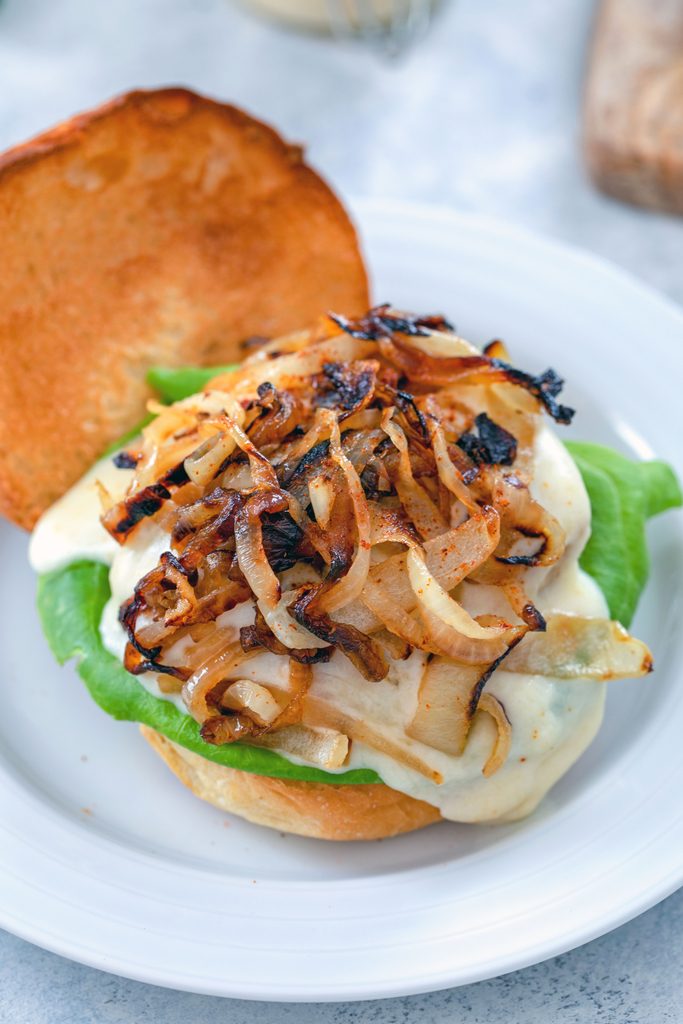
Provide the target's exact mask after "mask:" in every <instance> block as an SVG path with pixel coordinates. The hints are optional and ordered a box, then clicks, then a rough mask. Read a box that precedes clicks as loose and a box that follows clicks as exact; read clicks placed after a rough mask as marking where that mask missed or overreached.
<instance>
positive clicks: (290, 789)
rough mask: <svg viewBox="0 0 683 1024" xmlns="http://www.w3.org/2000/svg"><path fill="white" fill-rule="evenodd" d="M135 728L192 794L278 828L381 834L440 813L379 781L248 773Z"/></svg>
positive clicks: (351, 835)
mask: <svg viewBox="0 0 683 1024" xmlns="http://www.w3.org/2000/svg"><path fill="white" fill-rule="evenodd" d="M140 731H141V732H142V735H143V736H144V737H145V739H146V740H147V741H148V742H149V743H150V744H151V746H152V747H153V748H154V750H156V752H157V754H159V755H160V756H161V757H162V758H163V759H164V761H165V762H166V764H167V765H168V766H169V768H170V769H171V771H172V772H175V774H176V775H177V776H178V778H179V779H180V780H181V781H182V782H184V783H185V785H186V786H187V787H188V788H189V789H191V790H192V792H193V793H194V794H195V796H198V797H201V799H202V800H206V801H208V803H210V804H213V805H214V806H215V807H219V808H220V809H221V810H223V811H229V812H230V813H232V814H237V815H239V816H240V817H242V818H246V819H247V820H248V821H253V822H255V823H256V824H257V825H267V826H268V827H269V828H275V829H278V831H280V832H294V833H296V834H297V835H300V836H311V837H313V838H316V839H345V840H351V839H382V838H384V837H388V836H395V835H398V834H399V833H400V832H411V831H413V829H417V828H423V827H424V826H425V825H431V824H432V822H435V821H438V820H439V819H440V817H441V816H440V814H439V812H438V810H437V809H436V807H432V806H431V805H430V804H426V803H423V802H422V801H421V800H414V799H413V798H412V797H410V796H406V795H405V794H404V793H398V792H397V791H396V790H395V789H390V788H389V787H388V786H384V785H382V784H376V785H367V786H332V785H327V784H326V783H316V782H297V781H294V780H292V779H270V778H266V776H264V775H251V774H250V773H249V772H240V771H237V770H236V769H234V768H226V767H224V766H223V765H219V764H214V762H213V761H207V760H206V758H203V757H200V756H199V755H198V754H193V753H192V752H191V751H189V750H185V749H184V748H183V747H179V746H177V745H176V744H175V743H172V742H171V741H170V740H167V739H166V737H165V736H162V735H160V733H158V732H155V731H154V730H153V729H149V728H148V727H147V726H145V725H141V726H140Z"/></svg>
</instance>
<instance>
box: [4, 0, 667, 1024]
mask: <svg viewBox="0 0 683 1024" xmlns="http://www.w3.org/2000/svg"><path fill="white" fill-rule="evenodd" d="M592 8H593V4H592V2H591V0H553V2H552V3H549V2H548V0H519V2H518V3H515V4H512V3H510V2H509V0H488V2H487V3H486V4H483V3H478V2H477V0H460V2H457V0H445V5H444V7H443V9H442V10H441V12H440V14H439V17H438V18H437V20H436V23H435V24H434V25H433V27H432V29H431V31H430V33H429V35H428V36H427V37H426V38H425V39H423V40H422V41H421V42H420V44H419V45H418V46H416V47H415V48H414V49H413V50H412V51H411V52H409V53H408V54H406V55H404V56H403V57H402V58H401V59H400V60H397V61H393V62H392V61H386V60H382V59H379V58H378V56H377V55H376V54H373V53H369V52H366V51H364V50H363V49H360V48H358V47H355V46H352V45H346V44H345V45H342V44H339V43H335V42H332V41H329V40H325V39H318V38H314V37H305V36H298V35H296V34H293V33H290V32H287V31H283V30H281V29H279V28H277V27H276V26H273V25H271V24H269V23H267V22H263V21H260V20H258V19H255V18H252V17H250V16H249V15H248V14H246V13H244V12H242V11H241V10H240V9H239V8H236V7H235V6H233V5H232V4H231V3H229V2H228V0H116V2H115V3H105V2H103V0H61V2H60V3H55V2H51V3H50V2H48V0H4V2H2V3H0V148H2V147H4V146H6V145H9V144H12V143H14V142H18V141H21V140H22V139H24V138H26V137H27V136H29V135H30V134H32V133H34V132H36V131H38V130H40V129H42V128H44V127H46V126H47V125H50V124H51V123H53V122H55V121H57V120H59V119H60V118H63V117H66V116H68V115H70V114H71V113H73V112H74V111H76V110H79V109H82V108H85V107H89V106H91V105H93V104H95V103H97V102H99V101H100V100H102V99H105V98H106V97H108V96H110V95H112V94H114V93H116V92H118V91H121V90H123V89H127V88H131V87H133V86H136V85H155V84H168V83H182V84H188V85H191V86H193V87H195V88H198V89H200V90H204V91H207V92H209V93H212V94H215V95H217V96H219V97H221V98H225V99H230V100H232V101H234V102H236V103H238V104H241V105H243V106H245V107H247V108H248V109H250V110H251V111H253V112H254V113H256V114H257V115H259V116H261V117H263V118H264V119H266V120H270V121H272V122H273V123H275V124H276V125H278V126H279V127H280V129H281V130H282V131H283V133H285V134H287V135H288V136H289V137H291V138H294V139H297V140H303V141H305V142H306V144H307V146H308V150H309V155H310V158H311V160H312V161H313V162H315V163H316V164H317V165H318V166H319V167H320V168H321V169H322V170H323V171H324V172H325V173H326V174H327V175H328V177H330V178H331V179H332V180H333V181H334V182H335V183H336V185H337V187H338V188H339V189H340V190H341V191H342V192H343V193H346V194H354V195H377V196H389V197H404V198H413V199H420V200H424V201H428V202H439V203H448V204H450V205H453V206H456V207H458V208H460V209H465V210H472V211H477V212H480V213H485V214H487V215H490V216H495V217H499V218H503V219H506V220H510V221H515V222H517V223H521V224H523V225H525V226H526V227H529V228H531V229H535V230H537V231H540V232H543V233H545V234H548V235H552V236H555V237H557V238H560V239H563V240H565V241H569V242H571V243H574V244H578V245H582V246H584V247H586V248H588V249H591V250H593V251H594V252H596V253H599V254H602V255H604V256H606V257H609V258H610V259H612V260H614V261H615V262H617V263H620V264H622V265H623V266H625V267H627V268H628V269H630V270H632V271H633V272H635V273H636V274H638V275H639V276H640V277H642V278H644V279H645V280H647V281H649V282H650V283H652V284H653V285H654V286H656V287H657V288H659V289H661V290H663V291H665V292H667V293H668V294H669V295H671V296H672V297H673V298H675V299H677V300H679V301H681V300H683V274H682V273H681V266H682V264H683V222H681V221H680V220H674V219H670V218H666V217H663V216H658V215H653V214H650V213H646V212H643V211H640V210H636V209H631V208H628V207H625V206H621V205H620V204H617V203H614V202H611V201H610V200H608V199H605V198H604V197H601V196H600V195H598V194H597V193H595V192H594V191H593V189H592V188H591V187H590V185H589V184H588V182H587V180H586V176H585V173H584V170H583V167H582V165H581V161H580V157H579V145H578V143H579V104H580V92H581V78H582V69H583V65H584V61H585V49H586V41H587V38H588V33H589V29H590V22H591V16H592ZM456 315H457V311H456ZM682 959H683V895H682V894H681V893H679V894H677V895H676V896H673V897H671V898H670V899H669V900H667V901H666V902H665V903H664V904H662V905H661V906H659V907H657V908H655V909H654V910H651V911H650V912H649V913H647V914H645V915H643V917H641V918H640V919H638V920H637V921H634V922H631V923H630V924H628V925H625V926H624V927H623V928H621V929H619V930H618V931H616V932H614V933H613V934H612V935H610V936H606V937H604V938H602V939H599V940H597V941H595V942H593V943H591V944H589V945H588V946H585V947H584V948H582V949H580V950H576V951H574V952H573V953H569V954H567V955H565V956H561V957H558V958H557V959H555V960H552V961H549V962H548V963H546V964H542V965H538V966H536V967H532V968H529V969H528V970H526V971H521V972H519V973H517V974H514V975H510V976H508V977H505V978H501V979H498V980H496V981H491V982H485V983H481V984H479V985H475V986H471V987H467V988H463V989H458V990H452V991H449V992H444V993H438V994H434V995H429V996H415V997H411V998H406V999H397V1000H387V1001H383V1002H376V1003H358V1004H331V1005H326V1006H284V1005H277V1006H275V1005H268V1004H259V1003H253V1004H247V1003H241V1002H233V1001H222V1000H218V999H211V998H204V997H200V996H192V995H186V994H179V993H173V992H168V991H165V990H162V989H157V988H153V987H150V986H145V985H142V984H139V983H135V982H129V981H126V980H122V979H119V978H114V977H110V976H108V975H105V974H101V973H100V972H98V971H95V970H92V969H90V968H85V967H81V966H79V965H76V964H72V963H69V962H67V961H66V960H63V959H61V958H60V957H57V956H54V955H52V954H49V953H45V952H43V951H41V950H39V949H36V948H34V947H32V946H30V945H28V944H26V943H24V942H21V941H20V940H18V939H15V938H14V937H11V936H9V935H4V934H1V933H0V1021H2V1022H4V1021H7V1022H10V1021H11V1022H12V1024H24V1022H26V1024H42V1022H46V1024H61V1022H65V1024H66V1022H69V1024H71V1022H79V1024H89V1022H93V1024H95V1022H96V1024H119V1022H133V1021H135V1022H139V1024H146V1022H156V1021H164V1022H167V1024H173V1022H175V1021H178V1022H180V1021H183V1022H185V1021H207V1022H213V1021H219V1020H220V1021H233V1020H234V1021H237V1020H251V1021H254V1022H262V1024H267V1022H275V1021H289V1020H291V1021H297V1022H301V1024H307V1022H313V1021H321V1022H327V1024H332V1022H337V1021H339V1022H341V1021H344V1022H345V1024H355V1022H360V1021H368V1022H370V1021H373V1022H377V1024H398V1022H402V1021H425V1022H429V1021H444V1022H445V1021H452V1020H458V1021H463V1022H472V1024H474V1022H484V1021H486V1022H490V1021H497V1020H506V1021H508V1022H511V1024H514V1022H518V1021H519V1022H527V1021H528V1022H535V1021H539V1022H541V1021H543V1022H544V1024H545V1022H546V1021H560V1022H563V1024H565V1022H566V1024H572V1022H583V1021H598V1022H603V1021H605V1022H607V1021H615V1022H619V1024H640V1022H645V1021H648V1022H649V1021H655V1022H660V1021H680V1020H681V1017H682V1016H683V1011H682V1010H681V1006H682V1005H683V976H682V975H681V971H680V963H681V961H682Z"/></svg>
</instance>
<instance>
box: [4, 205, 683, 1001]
mask: <svg viewBox="0 0 683 1024" xmlns="http://www.w3.org/2000/svg"><path fill="white" fill-rule="evenodd" d="M357 215H358V219H359V223H360V225H361V229H362V233H363V236H364V240H365V245H366V250H367V256H368V259H369V264H370V266H371V267H372V268H373V270H374V274H375V288H374V292H375V295H376V297H377V299H387V300H392V301H393V302H394V303H396V304H398V305H402V306H404V307H406V308H415V309H418V310H422V311H432V310H439V311H444V312H446V313H448V314H449V315H450V316H451V317H453V318H454V319H455V321H456V323H457V325H458V328H459V329H460V331H461V333H463V334H464V335H465V336H467V337H469V338H471V339H472V340H474V341H476V342H485V341H487V340H488V339H490V338H491V337H495V336H498V335H502V336H504V337H505V339H506V341H507V342H508V344H509V346H510V348H511V350H512V352H513V353H514V359H515V361H516V362H517V363H518V364H521V365H523V366H525V367H528V368H531V369H534V370H541V369H544V368H545V367H546V366H547V365H552V366H554V367H556V368H557V369H559V370H560V371H561V372H563V373H564V374H565V375H566V377H567V379H568V381H569V382H570V383H569V386H568V388H567V392H566V398H567V401H568V402H569V404H572V405H576V406H577V407H578V409H579V410H580V414H579V416H578V417H577V422H576V427H575V429H574V433H575V435H576V436H581V437H585V438H592V439H597V440H601V441H605V442H607V443H611V444H614V445H616V446H617V447H620V448H622V449H625V450H627V451H632V452H636V453H638V454H642V455H645V456H647V455H649V454H651V453H653V452H656V453H657V454H658V455H661V456H663V457H664V458H667V459H669V460H670V461H671V462H673V463H676V462H677V461H678V462H679V470H680V469H682V468H683V466H681V464H680V461H681V460H680V455H679V451H678V450H677V449H678V448H679V447H680V437H681V436H682V435H683V402H682V401H681V395H680V382H681V371H682V369H683V367H682V362H683V358H682V356H681V352H682V351H683V349H682V347H681V346H682V343H683V317H681V314H680V313H679V312H678V311H677V310H676V309H675V308H674V307H673V306H672V305H670V304H668V303H666V302H665V301H663V300H662V299H661V298H658V297H657V296H656V295H655V294H653V293H652V292H651V291H649V290H647V289H646V288H644V287H643V286H642V285H640V284H638V283H637V282H636V281H634V280H633V279H631V278H630V277H627V276H626V275H625V274H622V273H620V272H618V271H617V270H614V269H612V268H611V267H609V266H606V265H605V264H603V263H600V262H598V261H597V260H595V259H593V258H590V257H588V256H585V255H582V254H580V253H576V252H573V251H570V250H568V249H566V248H562V247H560V246H558V245H554V244H551V243H549V242H546V241H541V240H540V239H537V238H533V237H530V236H528V235H525V234H521V233H519V232H517V231H514V230H511V229H508V228H502V227H500V226H496V225H493V224H489V223H485V222H482V221H479V220H474V219H470V218H466V217H462V216H459V215H456V214H454V213H452V212H449V211H448V210H444V209H429V208H420V207H415V206H407V205H397V204H396V205H385V204H377V203H364V204H359V205H358V207H357ZM650 540H651V551H652V562H653V574H652V581H651V583H650V586H649V587H648V590H647V594H646V597H645V599H644V601H643V604H642V608H641V611H640V612H639V615H638V619H637V622H636V624H635V626H636V632H637V633H638V635H639V636H642V637H643V638H644V639H646V640H647V641H648V642H649V643H650V644H651V645H652V647H653V649H654V651H655V652H656V661H657V672H656V674H655V675H654V676H653V677H651V678H649V679H647V680H641V681H636V682H622V683H617V684H614V686H613V689H612V692H611V694H610V698H609V707H608V714H607V719H606V723H605V726H604V728H603V730H602V732H601V733H600V736H599V738H598V740H597V741H596V743H595V744H594V745H593V747H592V748H591V749H590V750H589V752H588V753H587V754H586V756H585V757H584V758H583V759H582V761H581V762H580V763H579V764H578V765H577V766H576V767H575V768H574V769H573V770H572V771H571V772H570V774H569V775H568V776H567V777H566V778H565V779H564V780H563V781H562V782H561V783H560V784H559V785H558V786H557V787H556V789H555V790H554V791H553V793H552V794H551V796H550V797H549V798H548V799H547V800H546V801H545V803H544V804H543V806H542V808H541V809H540V811H539V812H537V813H536V814H535V815H534V816H533V817H532V818H531V819H529V820H527V821H526V822H523V823H520V824H518V825H515V826H506V827H496V828H486V827H475V826H457V825H449V824H442V825H439V826H436V827H434V828H431V829H428V830H426V831H424V832H419V833H417V834H415V835H409V836H403V837H400V838H398V839H392V840H386V841H384V842H378V843H369V844H325V843H320V842H315V841H312V840H305V839H299V838H295V837H293V836H283V835H279V834H278V833H276V832H270V831H268V830H266V829H261V828H258V827H255V826H251V825H248V824H246V823H244V822H241V821H238V820H236V819H232V818H227V817H226V816H225V815H224V814H221V813H220V812H218V811H216V810H214V809H213V808H211V807H209V806H207V805H204V804H202V803H200V802H199V801H198V800H196V799H195V798H194V797H192V796H191V795H190V794H189V793H187V792H186V791H185V790H184V789H183V787H182V786H180V785H179V784H178V783H177V781H176V780H175V779H174V778H172V777H171V775H170V774H169V773H168V771H167V769H166V768H165V767H164V765H163V764H162V763H161V761H160V760H159V759H158V758H157V757H156V755H154V754H153V753H152V751H151V750H150V748H149V747H148V746H147V745H146V744H145V743H143V742H142V740H141V739H140V738H139V737H138V735H137V731H136V728H135V726H133V725H129V724H120V723H116V722H114V721H113V720H111V719H109V718H107V717H106V716H105V715H103V714H102V712H101V711H100V710H99V709H98V708H97V707H96V706H95V705H94V704H93V703H92V702H91V701H90V699H89V698H88V696H87V694H86V691H85V688H84V687H83V686H82V685H81V683H80V682H79V681H78V679H77V677H76V676H75V674H74V672H73V671H72V670H71V669H65V670H60V669H58V668H56V667H55V665H54V663H53V661H52V658H51V655H50V654H49V652H48V650H47V648H46V645H45V643H44V641H43V639H42V636H41V632H40V628H39V625H38V622H37V618H36V614H35V612H34V610H33V608H34V580H33V579H32V576H31V573H30V571H29V569H28V567H27V565H26V563H25V556H26V539H25V538H24V537H23V536H22V535H20V534H19V532H18V531H16V530H14V529H12V528H10V527H8V526H3V527H2V528H1V529H0V565H2V570H3V571H2V573H1V574H0V607H1V608H2V625H1V626H0V630H1V632H2V650H3V682H4V696H3V700H2V711H3V713H2V716H1V717H0V776H1V778H0V923H1V924H3V925H4V926H5V927H7V928H9V929H10V930H11V931H13V932H16V934H18V935H21V936H23V937H25V938H27V939H30V940H31V941H33V942H36V943H39V944H40V945H42V946H45V947H46V948H48V949H52V950H55V951H56V952H58V953H61V954H63V955H65V956H68V957H72V958H73V959H76V960H80V961H83V962H84V963H88V964H92V965H93V966H95V967H99V968H102V969H104V970H107V971H114V972H116V973H118V974H123V975H127V976H129V977H131V978H138V979H140V980H142V981H147V982H153V983H155V984H158V985H168V986H172V987H175V988H181V989H188V990H191V991H195V992H205V993H215V994H220V995H229V996H242V997H247V998H256V999H273V1000H331V999H344V1000H346V999H365V998H371V997H379V996H395V995H399V994H404V993H413V992H421V991H427V990H430V989H438V988H443V987H446V986H450V985H458V984H463V983H465V982H471V981H476V980H478V979H481V978H487V977H491V976H493V975H496V974H501V973H504V972H506V971H511V970H513V969H515V968H519V967H524V966H526V965H528V964H531V963H534V962H536V961H539V960H542V959H544V958H546V957H549V956H551V955H553V954H556V953H559V952H562V951H564V950H567V949H570V948H572V947H573V946H576V945H578V944H580V943H582V942H585V941H586V940H588V939H591V938H593V937H594V936H597V935H599V934H601V933H603V932H606V931H608V930H609V929H610V928H614V927H615V926H616V925H618V924H621V923H622V922H624V921H626V920H628V919H629V918H631V917H633V916H634V915H636V914H638V913H640V912H641V911H643V910H645V909H646V908H647V907H649V906H651V905H652V904H653V903H655V902H656V901H657V900H660V899H662V898H663V897H664V896H666V895H667V894H668V893H670V892H671V891H672V890H673V889H675V888H676V887H677V886H678V885H680V884H681V883H682V882H683V803H682V802H681V792H683V760H682V759H681V757H680V746H681V739H680V738H681V735H683V700H682V699H681V691H680V682H679V676H680V664H681V660H682V657H683V655H682V652H681V646H682V642H683V641H682V639H681V634H680V628H679V622H680V618H681V607H680V605H681V598H680V585H679V582H678V581H679V580H680V579H681V577H682V575H683V557H682V554H681V552H682V544H681V534H680V529H679V522H678V516H677V515H676V514H669V515H668V516H666V517H664V518H663V519H661V520H660V521H658V522H657V523H656V524H655V527H654V529H652V531H651V534H650Z"/></svg>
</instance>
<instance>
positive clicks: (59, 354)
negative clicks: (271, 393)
mask: <svg viewBox="0 0 683 1024" xmlns="http://www.w3.org/2000/svg"><path fill="white" fill-rule="evenodd" d="M0 238H2V249H3V259H2V274H0V360H1V363H2V374H0V512H2V513H3V514H5V515H6V516H8V517H9V518H10V519H12V520H13V521H14V522H16V523H19V524H20V525H22V526H25V527H31V526H32V525H33V524H34V522H35V520H36V518H37V517H38V515H39V514H40V513H41V512H42V511H43V510H44V509H45V508H47V507H48V506H49V505H50V504H51V503H52V502H53V501H54V500H55V499H56V498H57V497H58V496H59V495H60V494H62V493H63V491H64V490H66V488H67V487H68V486H70V485H71V484H72V483H73V482H74V481H75V480H76V479H77V478H78V477H79V476H80V475H81V474H82V473H83V472H84V471H85V470H86V469H87V468H88V466H89V465H90V464H91V463H92V462H93V461H94V460H95V458H96V457H97V456H98V455H99V454H100V453H101V452H102V450H103V449H104V448H105V447H106V446H107V445H108V444H110V443H111V442H112V441H113V440H115V439H116V438H117V437H118V436H120V435H121V434H122V433H123V432H124V431H125V430H127V429H129V428H130V427H131V426H132V425H133V424H135V423H136V422H137V421H138V420H139V419H140V418H141V416H142V415H143V413H144V405H145V401H146V399H147V397H148V390H147V387H146V385H145V382H144V378H145V373H146V371H147V369H148V368H149V366H150V365H152V364H155V363H156V364H164V365H167V366H174V365H176V366H177V365H183V364H188V363H189V364H194V365H210V364H212V363H214V364H215V363H224V362H229V361H231V360H233V359H235V358H237V357H238V356H239V352H238V344H239V342H240V341H241V340H242V339H244V338H246V337H248V336H250V335H253V334H264V335H273V336H274V335H278V334H281V333H283V332H287V331H290V330H294V329H297V328H299V327H300V326H301V325H302V324H306V323H309V322H311V321H312V320H314V319H315V318H316V317H317V316H318V315H319V314H320V313H321V312H324V311H325V310H326V309H328V308H334V309H339V310H343V311H344V312H348V313H360V312H362V311H363V310H364V309H365V308H366V306H367V304H368V296H367V282H366V277H365V271H364V268H363V262H362V258H361V255H360V253H359V250H358V244H357V240H356V236H355V233H354V230H353V227H352V225H351V223H350V221H349V219H348V217H347V215H346V213H345V212H344V210H343V208H342V206H341V205H340V203H339V202H338V200H337V199H336V198H335V196H334V195H333V193H332V192H331V191H330V189H329V188H328V187H327V185H326V184H325V183H324V182H323V181H322V180H321V179H320V178H319V177H318V176H317V175H316V174H315V173H314V172H313V171H312V170H311V169H310V168H308V167H307V166H306V165H305V164H304V163H303V160H302V154H301V151H300V149H298V148H297V147H294V146H289V145H287V144H286V143H285V142H283V141H282V139H280V138H279V136H277V135H276V134H275V132H274V131H272V129H270V128H268V127H266V126H265V125H263V124H261V123H259V122H258V121H255V120H254V119H253V118H251V117H248V116H247V115H246V114H244V113H242V112H241V111H239V110H236V109H235V108H234V107H229V106H225V105H223V104H220V103H216V102H213V101H211V100H208V99H205V98H203V97H200V96H197V95H195V94H194V93H191V92H188V91H186V90H183V89H162V90H158V91H151V92H133V93H130V94H128V95H125V96H122V97H120V98H119V99H116V100H114V101H112V102H111V103H108V104H106V105H105V106H103V107H101V108H99V109H97V110H95V111H92V112H90V113H87V114H83V115H81V116H79V117H75V118H73V119H72V120H70V121H67V122H65V123H64V124H62V125H60V126H58V127H57V128H55V129H53V130H52V131H50V132H47V133H46V134H44V135H42V136H39V137H38V138H36V139H33V140H32V141H30V142H27V143H26V144H24V145H22V146H19V147H17V148H15V149H13V150H10V151H9V152H8V153H6V154H5V155H4V156H0Z"/></svg>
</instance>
